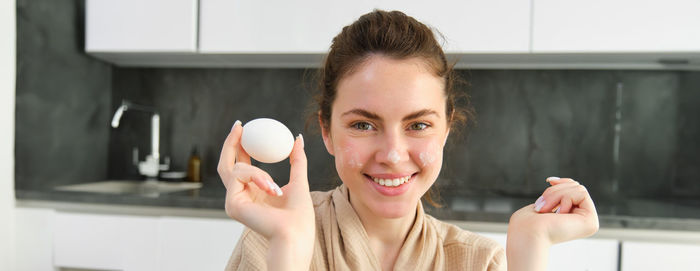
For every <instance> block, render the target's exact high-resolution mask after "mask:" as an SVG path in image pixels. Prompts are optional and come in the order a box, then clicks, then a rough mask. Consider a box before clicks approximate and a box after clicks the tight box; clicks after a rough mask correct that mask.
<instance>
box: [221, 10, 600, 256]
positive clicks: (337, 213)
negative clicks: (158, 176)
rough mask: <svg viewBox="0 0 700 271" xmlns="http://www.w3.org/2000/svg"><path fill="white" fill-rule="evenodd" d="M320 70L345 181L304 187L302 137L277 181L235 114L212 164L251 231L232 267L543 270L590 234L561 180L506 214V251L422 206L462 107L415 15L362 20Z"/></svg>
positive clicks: (330, 133)
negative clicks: (246, 143)
mask: <svg viewBox="0 0 700 271" xmlns="http://www.w3.org/2000/svg"><path fill="white" fill-rule="evenodd" d="M321 77H322V78H321V83H320V91H321V93H320V96H319V98H318V106H319V108H318V122H319V124H320V127H321V131H322V136H323V142H324V143H325V146H326V149H327V150H328V152H329V153H330V154H331V155H332V156H334V158H335V166H336V169H337V171H338V175H339V176H340V179H341V180H342V182H343V184H342V185H341V186H340V187H338V188H336V189H335V190H332V191H327V192H309V185H308V180H307V163H306V155H305V153H304V139H303V137H302V136H301V134H300V135H299V136H298V137H297V139H296V141H295V143H294V148H293V150H292V153H291V155H290V158H289V160H290V164H291V169H290V177H289V183H288V184H287V185H285V186H284V187H282V188H279V187H278V186H277V185H276V184H275V183H274V182H273V180H272V178H271V177H270V176H269V175H268V174H267V173H266V172H264V171H263V170H261V169H259V168H257V167H254V166H251V165H250V157H249V156H248V155H247V154H246V152H245V151H244V150H243V149H242V148H241V147H240V144H239V140H240V137H241V132H242V127H241V125H240V122H239V121H237V122H236V123H235V124H234V125H233V128H232V129H231V133H230V134H229V135H228V137H227V138H226V141H225V143H224V146H223V149H222V151H221V158H220V161H219V166H218V171H219V175H220V176H221V179H222V181H223V183H224V185H225V186H226V189H227V193H226V213H227V214H228V215H229V216H230V217H232V218H233V219H236V220H238V221H240V222H241V223H243V224H245V225H246V226H247V227H248V228H249V229H247V230H246V231H245V232H244V233H243V235H242V236H241V239H240V240H239V243H238V245H237V247H236V249H235V250H234V252H233V255H232V256H231V259H230V261H229V263H228V266H227V270H238V269H243V270H248V269H270V270H380V269H381V270H394V269H396V270H505V269H506V258H507V261H508V270H543V269H545V266H546V263H547V257H548V255H547V254H548V250H549V247H550V246H551V245H552V244H554V243H558V242H563V241H567V240H572V239H575V238H582V237H586V236H590V235H592V234H593V233H595V232H596V231H597V229H598V218H597V215H596V211H595V207H594V205H593V202H592V201H591V198H590V196H589V195H588V192H587V191H586V189H585V188H584V187H583V186H581V185H580V184H578V183H577V182H575V181H573V180H571V179H565V178H557V177H550V178H548V179H547V181H548V182H549V184H550V185H551V186H550V187H549V188H547V189H546V190H545V191H544V193H543V194H542V196H541V197H540V198H539V199H537V200H536V201H535V203H534V204H531V205H528V206H525V207H523V208H522V209H520V210H518V211H517V212H515V213H514V214H513V215H512V217H511V219H510V223H509V226H508V241H507V252H504V250H503V248H502V247H500V246H499V245H498V244H497V243H495V242H494V241H492V240H490V239H487V238H485V237H481V236H478V235H476V234H474V233H471V232H468V231H464V230H461V229H459V228H458V227H456V226H453V225H450V224H447V223H444V222H441V221H439V220H436V219H435V218H433V217H431V216H429V215H427V214H425V213H424V211H423V207H422V204H421V200H420V199H421V198H422V197H424V195H429V193H426V192H428V191H429V189H430V188H431V187H432V185H433V183H434V182H435V180H436V179H437V176H438V174H439V172H440V169H441V166H442V156H443V155H442V154H443V153H442V152H443V148H444V146H445V142H446V141H447V138H448V135H449V134H450V129H451V128H452V127H453V126H455V125H457V124H460V123H461V122H464V121H465V120H466V117H467V114H465V110H464V109H462V108H460V107H458V106H457V105H456V103H455V99H456V97H457V91H458V90H455V89H453V80H454V74H453V70H452V68H451V66H450V65H449V64H448V63H447V61H446V60H445V55H444V53H443V51H442V49H441V47H440V45H439V44H438V43H437V41H436V40H435V38H434V36H433V33H432V32H431V30H430V29H429V28H428V27H426V26H425V25H423V24H422V23H420V22H418V21H416V20H415V19H413V18H411V17H408V16H406V15H405V14H403V13H401V12H396V11H394V12H384V11H374V12H371V13H368V14H366V15H364V16H362V17H360V18H359V19H358V20H357V21H356V22H354V23H353V24H351V25H349V26H347V27H345V28H343V30H342V32H341V33H340V34H339V35H338V36H336V37H335V38H334V39H333V44H332V45H331V50H330V52H329V53H328V56H327V58H326V60H325V65H324V67H323V68H322V76H321ZM426 200H428V201H430V200H429V199H426ZM553 210H556V211H553Z"/></svg>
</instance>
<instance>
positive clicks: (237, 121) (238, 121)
mask: <svg viewBox="0 0 700 271" xmlns="http://www.w3.org/2000/svg"><path fill="white" fill-rule="evenodd" d="M240 124H241V121H240V120H236V122H234V123H233V127H231V131H232V132H233V128H236V125H240Z"/></svg>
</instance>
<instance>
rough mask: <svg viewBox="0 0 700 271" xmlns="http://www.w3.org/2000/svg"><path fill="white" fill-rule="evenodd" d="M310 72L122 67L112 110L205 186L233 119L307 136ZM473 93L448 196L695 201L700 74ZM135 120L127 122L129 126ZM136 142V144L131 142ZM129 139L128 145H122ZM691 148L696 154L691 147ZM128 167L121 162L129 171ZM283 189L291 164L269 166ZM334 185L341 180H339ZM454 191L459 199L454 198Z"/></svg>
mask: <svg viewBox="0 0 700 271" xmlns="http://www.w3.org/2000/svg"><path fill="white" fill-rule="evenodd" d="M314 72H315V70H309V71H305V70H300V69H122V68H119V69H116V70H115V73H114V75H113V76H114V94H113V97H112V101H113V108H116V106H118V103H119V102H120V100H121V99H123V98H126V99H130V100H133V101H138V102H142V103H146V104H153V105H156V106H157V107H158V108H159V109H160V110H161V111H162V115H161V118H162V125H163V127H162V129H163V133H162V134H163V138H162V140H163V144H162V150H163V153H164V154H165V155H169V156H171V157H172V159H173V165H174V166H175V168H176V169H184V166H185V163H186V160H187V157H188V156H189V153H190V149H191V148H192V147H193V146H195V145H196V146H198V147H199V148H200V151H201V152H202V155H203V163H204V179H205V181H206V182H208V183H218V182H219V180H218V176H217V173H216V164H217V162H218V155H219V151H220V148H221V144H222V143H223V141H224V139H225V136H226V134H227V133H228V131H229V129H230V127H231V125H232V124H233V122H234V121H235V120H236V119H240V120H242V121H244V122H245V121H247V120H251V119H253V118H256V117H272V118H276V119H279V120H281V121H283V122H284V123H286V124H287V125H288V126H289V127H290V129H291V130H292V131H293V132H294V133H297V132H302V131H303V127H304V121H305V119H306V117H307V114H306V112H308V110H307V105H308V104H309V101H310V97H311V94H312V87H310V86H313V80H312V79H313V76H310V75H313V74H314ZM459 73H460V74H461V76H462V77H463V78H465V79H467V80H468V81H469V82H470V83H471V86H470V87H468V93H469V94H470V95H471V97H472V103H473V104H474V106H475V107H476V110H477V115H478V117H477V121H478V125H477V126H475V127H472V128H470V129H469V130H467V131H463V133H462V134H461V135H456V136H459V137H460V138H458V139H457V140H453V141H456V143H455V144H452V145H451V146H450V147H449V150H448V151H447V154H446V157H445V159H444V160H445V166H444V170H443V174H442V176H441V178H440V182H441V183H440V185H441V187H442V191H443V194H452V193H458V194H463V195H467V194H471V193H484V192H487V193H502V194H509V195H534V194H536V193H539V192H541V191H542V189H543V188H545V187H546V186H547V185H546V183H545V182H544V179H545V178H546V177H548V176H568V177H573V178H575V179H577V180H578V181H580V182H582V183H584V184H585V185H586V186H587V188H588V189H589V190H591V191H593V192H595V193H597V194H598V195H600V196H609V195H610V194H611V191H612V186H613V185H614V184H613V182H615V180H616V179H617V182H618V186H619V191H620V193H623V194H626V195H634V196H651V195H681V194H683V195H693V194H694V195H698V194H700V190H699V189H698V184H697V183H698V179H700V174H699V173H698V170H697V168H698V167H699V166H700V165H698V161H699V158H700V154H699V152H698V150H700V149H698V147H697V146H698V143H697V141H698V138H700V132H699V129H700V128H699V126H700V123H699V122H698V119H700V114H697V113H698V109H696V108H695V107H694V106H693V105H695V104H697V103H693V102H691V101H692V100H695V101H698V99H700V92H698V88H699V87H700V84H699V83H700V80H698V79H697V78H698V76H699V73H691V72H672V71H585V70H575V71H567V70H547V71H532V70H505V71H499V70H479V71H459ZM618 83H622V86H623V89H622V96H621V101H620V102H621V105H622V107H621V111H622V118H621V122H620V125H621V131H620V147H619V150H620V154H619V161H618V163H617V164H616V163H615V161H614V159H613V148H614V137H615V132H614V129H615V128H614V127H615V123H616V120H615V113H616V102H617V99H618V97H617V85H618ZM141 121H144V122H143V123H139V124H138V127H127V126H125V127H124V129H122V128H120V129H115V130H112V133H111V135H112V137H111V138H112V140H111V141H110V142H111V143H112V144H111V145H110V154H111V155H110V159H112V160H111V161H110V165H112V167H111V170H110V174H114V175H115V176H116V175H118V174H120V173H123V172H126V171H127V170H125V169H123V168H118V167H115V165H117V164H119V162H124V161H128V160H130V147H129V146H132V145H134V146H135V145H138V144H145V143H147V138H148V127H149V126H148V123H147V122H145V121H147V117H146V116H142V117H141ZM125 122H128V121H125ZM135 134H139V136H135ZM127 138H128V139H129V141H126V140H125V139H127ZM306 142H308V143H307V152H308V157H309V161H310V169H309V172H310V175H311V183H312V188H317V189H325V188H327V187H329V186H332V184H333V183H334V182H331V181H329V179H333V178H332V177H334V176H335V172H334V170H333V163H332V160H331V159H332V157H331V156H329V155H328V154H327V153H326V151H325V149H324V147H323V144H322V142H321V139H320V135H318V134H311V133H307V134H306ZM142 147H143V148H147V145H142ZM688 147H690V148H688ZM122 164H125V163H122ZM264 166H265V168H266V169H268V170H269V171H270V172H271V174H272V176H273V177H275V178H276V179H277V180H278V181H280V182H282V183H284V182H286V176H287V174H288V172H287V171H288V165H287V164H286V163H280V164H275V165H264ZM335 179H337V178H335ZM455 191H456V192H455Z"/></svg>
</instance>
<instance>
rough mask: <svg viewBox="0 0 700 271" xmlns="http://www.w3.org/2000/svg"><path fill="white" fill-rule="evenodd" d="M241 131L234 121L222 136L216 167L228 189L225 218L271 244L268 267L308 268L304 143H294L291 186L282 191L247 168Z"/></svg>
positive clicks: (309, 208)
mask: <svg viewBox="0 0 700 271" xmlns="http://www.w3.org/2000/svg"><path fill="white" fill-rule="evenodd" d="M242 131H243V127H242V126H241V124H240V122H239V121H237V122H236V123H235V124H234V126H233V128H232V129H231V132H230V133H229V135H228V136H227V137H226V141H225V142H224V146H223V148H222V150H221V156H220V158H219V165H218V168H217V170H218V172H219V176H220V177H221V180H222V182H223V183H224V186H226V206H225V208H226V214H227V215H228V216H229V217H231V218H233V219H235V220H237V221H239V222H241V223H243V224H244V225H246V226H248V227H249V228H250V229H252V230H254V231H255V232H257V233H259V234H260V235H262V236H264V237H265V238H266V239H267V240H268V241H269V243H270V252H269V254H270V255H268V256H271V255H272V257H271V258H274V261H271V262H272V263H276V264H281V265H287V264H291V263H298V261H300V260H301V261H303V262H306V267H307V269H308V263H309V262H310V259H311V253H312V252H313V242H314V236H315V218H314V209H313V204H312V202H311V194H310V193H309V182H308V179H307V162H306V154H305V153H304V139H303V137H302V136H301V135H299V136H298V137H297V138H296V140H295V141H294V148H293V149H292V153H291V154H290V156H289V162H290V164H291V167H290V173H289V183H288V184H287V185H285V186H284V187H282V188H280V187H279V186H277V184H275V182H274V181H273V180H272V177H270V175H269V174H268V173H267V172H265V171H263V170H262V169H260V168H258V167H255V166H252V165H251V164H250V156H248V154H247V153H246V152H245V150H243V148H242V147H241V145H240V139H241V133H242ZM291 248H294V250H291V251H290V250H289V249H291ZM290 261H291V262H290ZM296 266H299V265H296ZM301 266H303V264H301ZM268 267H270V268H272V266H270V265H269V264H268Z"/></svg>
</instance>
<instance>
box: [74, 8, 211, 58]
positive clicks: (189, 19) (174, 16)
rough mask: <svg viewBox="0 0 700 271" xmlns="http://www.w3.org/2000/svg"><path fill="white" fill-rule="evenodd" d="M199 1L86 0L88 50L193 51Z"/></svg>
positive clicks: (195, 40)
mask: <svg viewBox="0 0 700 271" xmlns="http://www.w3.org/2000/svg"><path fill="white" fill-rule="evenodd" d="M197 4H198V1H197V0H87V1H86V8H85V16H86V20H85V21H86V31H85V37H86V39H85V50H86V51H87V52H88V53H144V52H151V53H194V52H196V51H197V10H198V9H197Z"/></svg>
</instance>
